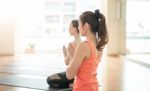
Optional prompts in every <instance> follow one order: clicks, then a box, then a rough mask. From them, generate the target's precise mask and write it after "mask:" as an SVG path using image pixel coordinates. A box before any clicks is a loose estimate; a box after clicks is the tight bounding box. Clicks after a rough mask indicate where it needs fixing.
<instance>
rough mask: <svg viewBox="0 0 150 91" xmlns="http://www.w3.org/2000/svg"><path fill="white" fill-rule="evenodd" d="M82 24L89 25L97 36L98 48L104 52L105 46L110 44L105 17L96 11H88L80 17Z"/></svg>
mask: <svg viewBox="0 0 150 91" xmlns="http://www.w3.org/2000/svg"><path fill="white" fill-rule="evenodd" d="M80 21H81V24H82V25H84V24H85V23H88V24H89V25H90V28H91V31H92V32H93V33H94V34H95V36H96V43H97V45H96V48H97V49H98V50H100V51H102V50H103V48H104V46H105V45H106V44H107V43H108V32H107V28H106V22H105V16H104V15H103V14H102V13H100V12H99V10H95V12H91V11H86V12H84V13H83V14H82V15H81V16H80Z"/></svg>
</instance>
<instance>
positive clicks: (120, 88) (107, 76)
mask: <svg viewBox="0 0 150 91" xmlns="http://www.w3.org/2000/svg"><path fill="white" fill-rule="evenodd" d="M62 59H63V56H62V55H61V54H17V55H14V56H0V70H1V69H2V67H3V66H4V65H5V66H6V65H13V66H15V67H21V66H22V67H24V66H26V69H27V68H28V69H29V68H31V66H32V67H33V68H32V69H35V67H36V70H37V67H39V68H41V69H42V68H46V69H48V68H49V67H52V68H53V71H51V73H56V72H59V71H63V70H65V65H64V63H63V60H62ZM55 64H60V65H59V67H58V66H55ZM33 65H34V66H33ZM38 70H40V69H38ZM17 72H18V73H17V74H15V73H13V75H18V74H28V72H19V71H17ZM29 74H30V73H29ZM2 75H11V74H8V73H4V72H0V76H2ZM32 75H34V76H35V75H36V74H30V76H32ZM48 75H49V74H48V73H46V71H45V73H42V74H40V75H38V76H40V77H45V78H46V77H47V76H48ZM98 80H99V83H100V85H101V87H100V91H150V86H149V82H150V55H149V54H148V55H141V54H138V55H127V56H116V57H112V56H109V57H108V56H106V55H104V56H103V59H102V60H101V63H100V65H99V69H98ZM45 83H46V81H45ZM0 91H44V90H38V89H29V88H23V87H15V86H6V85H0ZM46 91H50V90H46Z"/></svg>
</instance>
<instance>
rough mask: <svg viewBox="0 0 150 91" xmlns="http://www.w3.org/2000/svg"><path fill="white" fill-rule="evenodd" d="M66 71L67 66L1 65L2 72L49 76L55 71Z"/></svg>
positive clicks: (0, 70) (0, 71)
mask: <svg viewBox="0 0 150 91" xmlns="http://www.w3.org/2000/svg"><path fill="white" fill-rule="evenodd" d="M62 71H65V68H62V67H61V68H59V67H58V68H48V69H45V68H35V67H33V68H32V67H31V68H29V67H10V66H8V67H0V73H12V74H27V75H40V76H49V75H51V74H54V73H58V72H62Z"/></svg>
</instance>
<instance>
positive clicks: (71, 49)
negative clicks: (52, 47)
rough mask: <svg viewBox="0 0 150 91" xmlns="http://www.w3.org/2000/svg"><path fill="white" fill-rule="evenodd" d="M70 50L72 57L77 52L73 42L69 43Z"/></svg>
mask: <svg viewBox="0 0 150 91" xmlns="http://www.w3.org/2000/svg"><path fill="white" fill-rule="evenodd" d="M68 52H69V55H70V57H73V55H74V52H75V48H74V46H73V44H72V43H69V46H68Z"/></svg>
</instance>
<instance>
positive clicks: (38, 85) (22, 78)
mask: <svg viewBox="0 0 150 91" xmlns="http://www.w3.org/2000/svg"><path fill="white" fill-rule="evenodd" d="M46 78H47V77H38V76H28V75H11V76H9V75H8V76H0V84H1V85H8V86H16V87H24V88H30V89H38V90H44V91H57V90H58V89H55V88H49V86H48V85H47V83H46Z"/></svg>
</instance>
